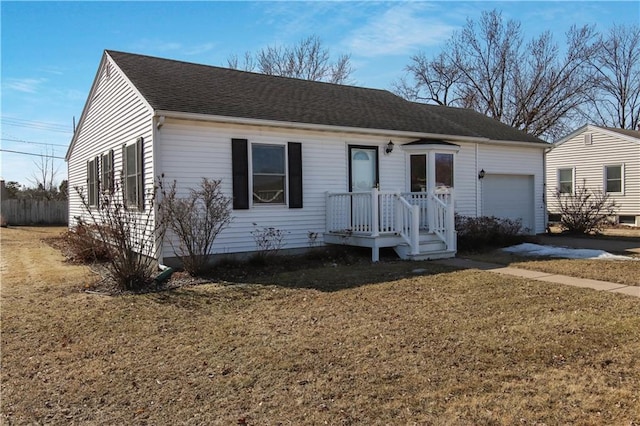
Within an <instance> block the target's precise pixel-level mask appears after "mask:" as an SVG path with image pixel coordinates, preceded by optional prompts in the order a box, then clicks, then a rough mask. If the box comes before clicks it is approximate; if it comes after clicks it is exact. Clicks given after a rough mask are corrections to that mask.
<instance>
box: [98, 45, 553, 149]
mask: <svg viewBox="0 0 640 426" xmlns="http://www.w3.org/2000/svg"><path fill="white" fill-rule="evenodd" d="M106 53H107V54H108V55H109V56H110V57H111V58H112V59H113V60H114V61H115V63H116V64H117V65H118V67H120V69H121V70H122V71H123V72H124V73H125V74H126V76H127V77H128V78H129V80H130V81H131V82H132V83H133V84H134V85H135V86H136V88H137V89H138V90H139V91H140V93H141V94H142V95H143V96H144V97H145V98H146V100H147V102H149V104H150V105H151V106H152V108H154V109H156V110H166V111H174V112H187V113H197V114H207V115H218V116H226V117H241V118H249V119H263V120H274V121H283V122H293V123H308V124H319V125H329V126H344V127H354V128H365V129H384V130H396V131H407V132H419V133H434V134H441V135H458V136H469V137H486V138H490V139H494V140H508V141H519V142H539V143H545V142H544V141H542V140H540V139H538V138H536V137H533V136H531V135H528V134H526V133H524V132H521V131H519V130H516V129H513V128H512V127H509V126H507V125H504V124H502V123H499V122H497V121H496V120H493V119H491V118H488V117H486V116H484V115H482V114H479V113H476V112H474V111H469V110H462V109H458V108H449V107H437V106H433V105H424V104H416V103H413V102H409V101H406V100H404V99H402V98H400V97H399V96H396V95H394V94H393V93H391V92H388V91H386V90H379V89H369V88H364V87H355V86H344V85H337V84H331V83H321V82H312V81H307V80H299V79H293V78H286V77H276V76H268V75H264V74H256V73H251V72H245V71H238V70H232V69H227V68H220V67H214V66H209V65H199V64H194V63H188V62H180V61H174V60H168V59H161V58H155V57H150V56H143V55H136V54H131V53H123V52H116V51H110V50H109V51H107V52H106Z"/></svg>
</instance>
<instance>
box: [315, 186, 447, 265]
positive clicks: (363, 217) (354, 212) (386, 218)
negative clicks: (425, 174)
mask: <svg viewBox="0 0 640 426" xmlns="http://www.w3.org/2000/svg"><path fill="white" fill-rule="evenodd" d="M326 209H327V211H326V213H327V216H326V217H327V226H326V228H327V232H333V233H347V234H354V235H360V236H370V237H378V236H380V235H390V234H391V235H399V236H400V237H402V239H403V240H404V241H405V242H406V243H407V244H409V246H410V247H411V251H412V254H417V253H418V251H419V233H420V230H426V231H428V232H433V233H434V234H435V235H436V236H438V238H440V239H441V240H442V241H443V242H444V243H445V245H446V248H447V250H455V245H456V241H455V229H454V209H453V194H452V191H451V190H436V191H433V192H429V193H427V192H407V193H400V192H389V191H379V190H378V189H376V188H373V189H372V190H371V192H327V193H326Z"/></svg>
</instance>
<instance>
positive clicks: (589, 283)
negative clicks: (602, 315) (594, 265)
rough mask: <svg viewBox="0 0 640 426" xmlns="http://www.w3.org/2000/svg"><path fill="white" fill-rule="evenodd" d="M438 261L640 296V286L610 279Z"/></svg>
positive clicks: (458, 259) (466, 260)
mask: <svg viewBox="0 0 640 426" xmlns="http://www.w3.org/2000/svg"><path fill="white" fill-rule="evenodd" d="M437 262H438V263H442V264H443V265H448V266H453V267H455V268H461V269H480V270H482V271H489V272H495V273H498V274H503V275H511V276H515V277H520V278H529V279H534V280H538V281H546V282H550V283H556V284H564V285H571V286H574V287H584V288H592V289H594V290H599V291H610V292H612V293H622V294H626V295H629V296H635V297H640V286H629V285H625V284H617V283H611V282H608V281H598V280H590V279H586V278H575V277H568V276H566V275H556V274H549V273H547V272H538V271H530V270H528V269H519V268H512V267H509V266H504V265H498V264H495V263H487V262H478V261H475V260H471V259H461V258H453V259H442V260H438V261H437Z"/></svg>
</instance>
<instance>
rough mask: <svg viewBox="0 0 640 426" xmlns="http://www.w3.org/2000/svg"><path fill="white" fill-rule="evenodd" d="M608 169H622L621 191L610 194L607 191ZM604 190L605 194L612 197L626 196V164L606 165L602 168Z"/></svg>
mask: <svg viewBox="0 0 640 426" xmlns="http://www.w3.org/2000/svg"><path fill="white" fill-rule="evenodd" d="M607 167H620V191H619V192H609V191H607V182H608V180H607ZM602 189H603V191H602V192H604V193H605V194H610V195H624V163H618V164H604V165H603V166H602Z"/></svg>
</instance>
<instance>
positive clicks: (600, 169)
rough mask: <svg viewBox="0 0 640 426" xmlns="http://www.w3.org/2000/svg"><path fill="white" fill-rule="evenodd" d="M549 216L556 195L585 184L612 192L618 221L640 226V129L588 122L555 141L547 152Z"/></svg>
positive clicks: (554, 205) (594, 188) (569, 191)
mask: <svg viewBox="0 0 640 426" xmlns="http://www.w3.org/2000/svg"><path fill="white" fill-rule="evenodd" d="M546 175H547V177H546V195H547V204H548V211H549V214H550V217H551V218H553V217H554V214H557V213H558V212H557V209H556V202H555V199H556V197H555V194H556V191H559V192H560V193H561V194H571V193H574V192H575V190H576V188H577V187H582V186H583V185H584V186H586V187H587V188H590V189H592V190H599V191H603V192H605V193H607V194H609V196H610V198H611V199H612V200H614V201H615V203H616V205H617V209H618V210H617V216H616V217H615V218H614V219H615V220H616V221H617V222H618V223H621V224H628V225H635V226H640V131H637V130H626V129H615V128H611V127H599V126H593V125H585V126H583V127H581V128H579V129H578V130H576V131H575V132H573V133H571V134H569V135H568V136H566V137H564V138H562V139H560V140H559V141H557V142H556V143H554V144H553V148H552V149H551V150H550V151H549V152H548V153H547V155H546Z"/></svg>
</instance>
